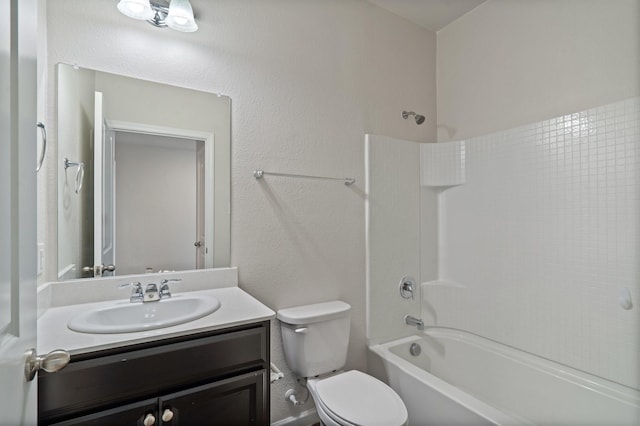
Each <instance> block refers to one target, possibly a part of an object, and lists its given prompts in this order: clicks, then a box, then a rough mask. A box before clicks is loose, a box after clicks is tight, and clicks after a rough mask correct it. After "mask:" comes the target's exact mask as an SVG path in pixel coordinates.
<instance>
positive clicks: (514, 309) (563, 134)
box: [422, 98, 640, 388]
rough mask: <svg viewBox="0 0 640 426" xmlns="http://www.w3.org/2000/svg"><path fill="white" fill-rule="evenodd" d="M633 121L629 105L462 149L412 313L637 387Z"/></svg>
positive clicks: (639, 108) (638, 261) (632, 103)
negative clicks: (628, 298)
mask: <svg viewBox="0 0 640 426" xmlns="http://www.w3.org/2000/svg"><path fill="white" fill-rule="evenodd" d="M639 123H640V102H639V99H638V98H633V99H629V100H625V101H621V102H617V103H614V104H610V105H605V106H602V107H598V108H594V109H590V110H587V111H582V112H579V113H575V114H569V115H565V116H561V117H556V118H553V119H550V120H546V121H543V122H539V123H535V124H531V125H527V126H523V127H519V128H516V129H512V130H507V131H503V132H499V133H494V134H491V135H488V136H483V137H477V138H473V139H468V140H466V143H465V167H466V170H465V174H466V183H465V184H464V185H461V186H457V187H452V188H449V189H446V190H444V191H442V192H441V193H440V195H439V198H438V203H439V218H438V221H439V247H438V253H439V264H438V269H439V271H438V276H439V280H438V281H437V282H434V283H432V285H425V286H424V288H423V298H424V303H423V312H422V314H423V316H424V317H425V318H426V319H427V320H428V321H429V322H430V323H431V324H434V323H435V324H437V325H439V326H444V327H454V328H461V329H465V330H468V331H471V332H474V333H477V334H479V335H482V336H485V337H488V338H490V339H495V340H498V341H500V342H503V343H506V344H508V345H511V346H515V347H517V348H520V349H523V350H526V351H528V352H531V353H534V354H537V355H539V356H542V357H545V358H549V359H552V360H554V361H557V362H560V363H564V364H567V365H570V366H572V367H574V368H578V369H581V370H585V371H588V372H590V373H592V374H595V375H598V376H601V377H604V378H607V379H610V380H613V381H616V382H618V383H621V384H624V385H627V386H631V387H635V388H640V365H639V364H640V362H639V354H640V243H639V241H640V224H639V222H640V195H639V191H640V185H639V184H640V140H639V137H640V124H639ZM425 243H426V242H424V241H423V244H425ZM450 284H451V285H450ZM624 287H627V288H629V290H630V292H631V295H632V298H633V302H634V305H633V307H632V309H630V310H625V309H623V308H622V307H621V306H620V304H619V302H618V295H619V292H620V290H621V289H622V288H624Z"/></svg>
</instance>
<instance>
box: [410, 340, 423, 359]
mask: <svg viewBox="0 0 640 426" xmlns="http://www.w3.org/2000/svg"><path fill="white" fill-rule="evenodd" d="M420 352H422V348H421V347H420V345H419V344H417V343H412V344H411V346H409V353H410V354H411V355H413V356H418V355H420Z"/></svg>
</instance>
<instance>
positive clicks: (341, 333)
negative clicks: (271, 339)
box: [277, 301, 408, 426]
mask: <svg viewBox="0 0 640 426" xmlns="http://www.w3.org/2000/svg"><path fill="white" fill-rule="evenodd" d="M350 310H351V306H349V305H348V304H347V303H344V302H341V301H332V302H325V303H317V304H313V305H305V306H297V307H294V308H287V309H282V310H280V311H278V314H277V318H278V319H279V320H280V330H281V332H282V343H283V345H284V354H285V358H286V361H287V364H288V366H289V368H290V369H291V370H292V371H293V372H294V373H295V374H296V375H297V376H298V377H301V378H304V379H306V383H307V388H308V389H309V393H310V394H311V396H312V397H313V400H314V402H315V404H316V409H317V411H318V415H319V417H320V419H321V420H322V422H323V424H325V425H327V426H402V425H405V424H406V423H407V419H408V414H407V409H406V407H405V405H404V403H403V402H402V399H400V397H399V396H398V394H397V393H396V392H395V391H394V390H393V389H391V388H390V387H389V386H387V385H386V384H385V383H383V382H381V381H380V380H378V379H376V378H374V377H372V376H369V375H368V374H365V373H363V372H361V371H357V370H351V371H342V370H341V369H342V368H343V367H344V365H345V363H346V358H347V347H348V344H349V327H350Z"/></svg>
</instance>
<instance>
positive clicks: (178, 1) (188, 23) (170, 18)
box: [118, 0, 198, 33]
mask: <svg viewBox="0 0 640 426" xmlns="http://www.w3.org/2000/svg"><path fill="white" fill-rule="evenodd" d="M118 10H119V11H120V12H121V13H123V14H124V15H126V16H128V17H130V18H133V19H139V20H143V21H147V22H149V23H150V24H151V25H153V26H155V27H169V28H172V29H174V30H177V31H182V32H185V33H192V32H194V31H196V30H197V29H198V24H196V21H195V18H194V17H193V8H192V7H191V3H189V0H120V2H118Z"/></svg>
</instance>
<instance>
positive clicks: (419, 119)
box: [402, 111, 424, 125]
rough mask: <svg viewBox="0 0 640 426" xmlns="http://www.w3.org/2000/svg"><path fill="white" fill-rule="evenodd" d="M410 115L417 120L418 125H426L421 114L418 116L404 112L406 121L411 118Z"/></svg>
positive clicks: (403, 115) (403, 116)
mask: <svg viewBox="0 0 640 426" xmlns="http://www.w3.org/2000/svg"><path fill="white" fill-rule="evenodd" d="M410 115H413V116H414V118H415V120H416V124H418V125H420V124H422V123H424V115H420V114H416V113H415V112H413V111H409V112H407V111H402V118H404V119H405V120H406V119H407V118H409V116H410Z"/></svg>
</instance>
